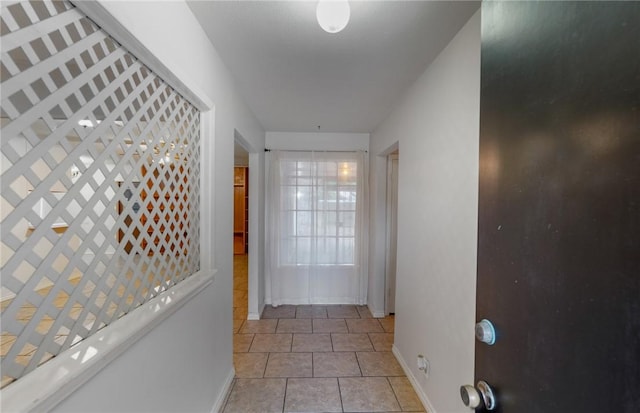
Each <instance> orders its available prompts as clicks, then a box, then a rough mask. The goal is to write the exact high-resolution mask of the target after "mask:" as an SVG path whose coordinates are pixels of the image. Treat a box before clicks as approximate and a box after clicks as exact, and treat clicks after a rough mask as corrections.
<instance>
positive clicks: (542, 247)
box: [475, 2, 640, 413]
mask: <svg viewBox="0 0 640 413" xmlns="http://www.w3.org/2000/svg"><path fill="white" fill-rule="evenodd" d="M481 84H482V89H481V126H480V129H481V132H480V135H481V137H480V198H479V199H480V204H479V243H478V287H477V318H478V320H480V319H483V318H486V319H489V320H491V321H492V322H493V324H494V325H495V327H496V330H497V341H496V343H495V344H494V345H492V346H490V345H487V344H483V343H480V342H477V343H476V366H475V367H476V381H478V380H485V381H486V382H488V383H489V384H490V385H491V386H492V387H493V388H494V390H495V391H496V392H497V394H498V409H497V410H496V411H500V412H504V413H516V412H517V413H528V412H540V413H571V412H580V413H588V412H598V413H609V412H612V413H624V412H628V413H637V412H640V3H639V2H620V3H616V2H578V3H573V2H483V4H482V82H481Z"/></svg>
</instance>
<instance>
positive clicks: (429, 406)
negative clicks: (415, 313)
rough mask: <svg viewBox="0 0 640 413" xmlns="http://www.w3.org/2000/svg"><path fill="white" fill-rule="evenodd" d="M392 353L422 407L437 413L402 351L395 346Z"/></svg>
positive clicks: (429, 412) (428, 412)
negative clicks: (403, 356)
mask: <svg viewBox="0 0 640 413" xmlns="http://www.w3.org/2000/svg"><path fill="white" fill-rule="evenodd" d="M374 317H375V316H374ZM391 352H392V353H393V355H394V356H396V359H397V360H398V363H399V364H400V367H402V370H404V373H405V374H406V375H407V378H408V379H409V382H410V383H411V386H413V390H415V392H416V394H417V395H418V398H419V399H420V401H421V402H422V405H423V406H424V408H425V409H426V411H427V413H436V409H435V408H434V407H433V405H432V404H431V401H430V400H429V397H427V393H425V392H424V390H423V389H422V387H420V385H419V384H418V380H417V379H416V377H415V376H414V375H413V372H412V371H411V369H409V365H408V364H407V362H406V361H405V359H404V358H402V355H401V354H400V350H398V347H396V345H395V344H394V345H393V346H392V347H391Z"/></svg>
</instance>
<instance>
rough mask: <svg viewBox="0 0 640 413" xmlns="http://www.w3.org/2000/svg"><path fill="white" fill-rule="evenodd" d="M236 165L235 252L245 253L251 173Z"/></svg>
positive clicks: (247, 239) (234, 178)
mask: <svg viewBox="0 0 640 413" xmlns="http://www.w3.org/2000/svg"><path fill="white" fill-rule="evenodd" d="M248 171H249V170H248V168H247V167H244V166H236V167H235V168H234V174H233V253H234V254H245V253H246V252H247V246H248V242H249V233H248V230H247V229H248V227H249V225H248V224H249V173H248Z"/></svg>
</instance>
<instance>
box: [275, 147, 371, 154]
mask: <svg viewBox="0 0 640 413" xmlns="http://www.w3.org/2000/svg"><path fill="white" fill-rule="evenodd" d="M279 150H281V151H283V152H360V151H359V150H349V151H323V150H314V149H279ZM264 151H265V152H271V149H267V148H264ZM362 152H364V153H369V151H362Z"/></svg>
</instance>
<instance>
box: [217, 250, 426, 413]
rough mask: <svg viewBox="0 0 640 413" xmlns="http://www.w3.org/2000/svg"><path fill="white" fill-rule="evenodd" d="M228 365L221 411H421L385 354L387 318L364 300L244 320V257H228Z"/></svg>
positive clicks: (389, 336) (269, 310)
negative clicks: (232, 374)
mask: <svg viewBox="0 0 640 413" xmlns="http://www.w3.org/2000/svg"><path fill="white" fill-rule="evenodd" d="M233 298H234V304H233V305H234V308H233V311H234V323H233V324H234V335H233V339H234V342H233V346H234V366H235V369H236V378H235V380H234V383H233V385H232V387H231V392H230V394H229V395H228V398H227V400H226V402H225V406H224V409H223V412H224V413H234V412H238V413H250V412H260V413H265V412H392V411H403V412H424V409H423V407H422V405H421V403H420V401H419V399H418V397H417V396H416V394H415V392H414V390H413V388H412V387H411V384H410V383H409V380H408V379H407V377H406V376H405V374H404V372H403V370H402V368H401V367H400V365H399V364H398V362H397V361H396V359H395V357H394V356H393V354H392V353H391V346H392V344H393V329H394V318H393V317H386V318H384V319H374V318H372V317H371V314H370V312H369V310H368V309H367V307H366V306H354V305H330V306H320V305H318V306H316V305H313V306H311V305H299V306H288V305H283V306H280V307H277V308H273V307H271V306H267V307H265V309H264V312H263V314H262V319H261V320H257V321H247V320H246V314H247V309H246V306H247V255H235V256H234V291H233Z"/></svg>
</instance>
